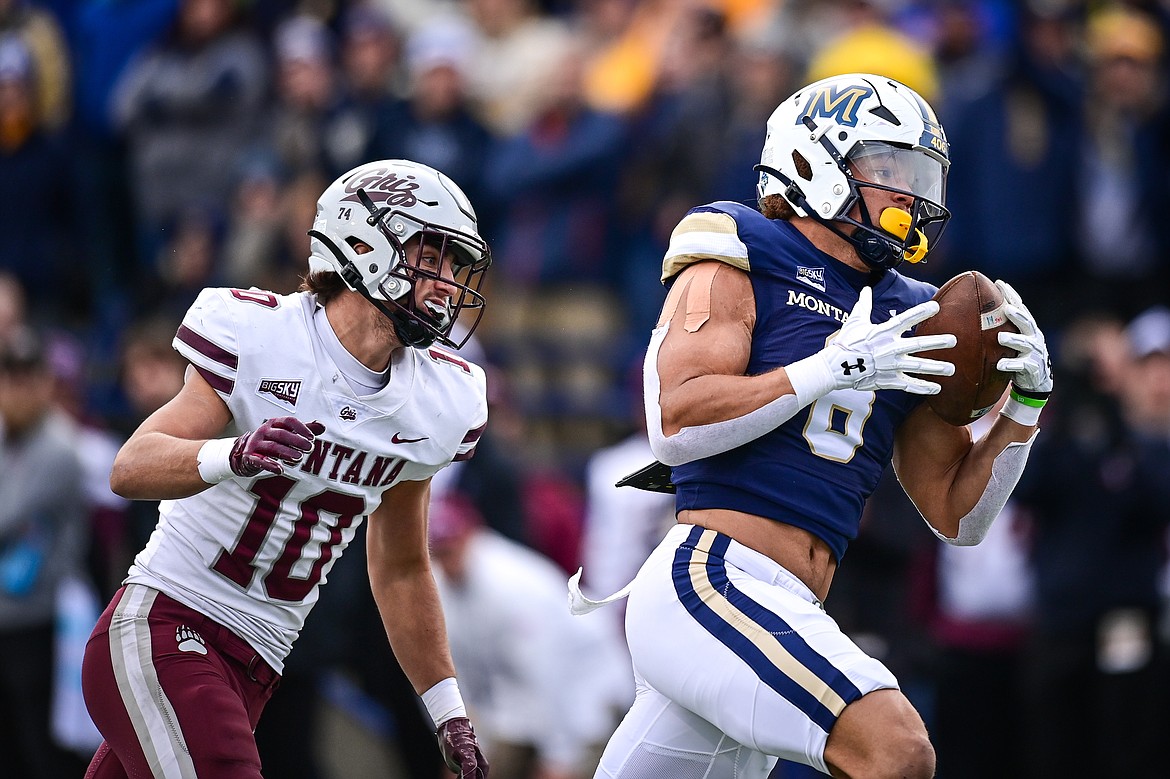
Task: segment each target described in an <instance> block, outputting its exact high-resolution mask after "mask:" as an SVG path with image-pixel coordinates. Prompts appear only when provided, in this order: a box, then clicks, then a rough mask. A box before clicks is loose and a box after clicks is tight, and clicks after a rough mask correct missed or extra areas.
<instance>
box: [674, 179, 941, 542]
mask: <svg viewBox="0 0 1170 779" xmlns="http://www.w3.org/2000/svg"><path fill="white" fill-rule="evenodd" d="M712 259H714V260H719V261H721V262H725V263H728V264H730V265H733V266H735V267H738V268H741V269H742V270H745V271H747V272H748V274H749V276H750V278H751V283H752V290H753V292H754V293H755V298H756V327H755V331H754V332H753V334H752V350H751V357H750V360H749V362H748V367H747V374H748V375H756V374H761V373H766V372H768V371H770V370H773V369H775V368H778V367H781V366H784V365H789V364H791V363H794V362H796V361H797V360H800V359H803V358H805V357H808V356H809V355H811V354H813V353H815V352H818V351H820V350H821V349H822V348H824V346H825V343H826V342H827V341H828V339H829V338H830V337H831V336H833V335H834V334H835V333H836V332H837V331H838V330H840V328H841V325H842V323H843V322H844V321H845V318H846V317H848V315H849V312H850V311H851V310H852V309H853V306H854V304H855V303H856V302H857V298H858V294H859V292H860V290H861V289H862V287H863V286H865V285H866V284H870V283H872V284H873V319H874V321H875V322H884V321H886V320H887V319H889V318H890V317H891V316H894V315H895V314H897V313H900V312H902V311H905V310H906V309H908V308H911V307H913V306H915V305H917V304H919V303H922V302H923V301H926V300H929V299H930V298H931V296H933V295H934V293H935V291H936V288H935V287H934V286H933V285H930V284H926V283H924V282H920V281H915V280H913V279H908V278H906V277H905V276H902V275H901V274H899V273H898V272H897V271H893V270H891V271H887V272H885V273H884V274H882V275H881V276H880V277H877V280H876V282H875V281H874V280H873V279H874V277H873V276H871V275H870V274H868V273H864V272H861V271H858V270H855V269H854V268H851V267H849V266H847V265H845V264H844V263H842V262H840V261H838V260H836V259H834V258H833V257H831V256H830V255H828V254H825V253H824V252H822V251H820V250H819V249H817V248H815V247H814V246H813V245H812V243H810V242H809V240H808V239H807V238H805V237H804V236H803V235H802V234H801V233H800V232H799V231H798V230H797V229H796V228H795V227H793V226H792V225H791V224H789V223H788V222H786V221H783V220H771V219H768V218H766V217H765V216H763V215H762V214H761V213H760V212H758V211H756V210H755V209H752V208H749V207H747V206H744V205H741V204H739V203H731V202H719V203H713V204H710V205H706V206H700V207H699V208H695V209H692V210H691V211H690V212H689V213H688V214H687V215H686V216H685V217H684V218H683V219H682V221H681V222H680V223H679V225H678V227H676V228H675V231H674V234H673V235H672V236H671V245H670V248H669V249H668V251H667V255H666V259H665V260H664V262H663V276H664V280H667V282H668V283H670V282H669V280H670V279H673V278H676V277H677V273H678V272H679V271H680V270H682V269H683V268H684V267H686V266H687V265H689V264H692V263H694V262H699V261H702V260H712ZM921 400H922V398H921V397H920V396H917V395H912V394H910V393H906V392H901V391H898V390H879V391H877V392H874V391H864V392H863V391H860V390H854V389H845V390H834V391H832V392H829V393H828V394H826V395H825V396H823V397H821V398H820V399H818V400H817V401H815V402H814V403H812V404H811V405H809V406H807V407H805V408H803V409H801V410H800V411H799V412H797V413H796V415H795V416H793V417H792V419H790V420H788V421H787V422H785V423H784V424H782V425H780V426H779V427H778V428H776V429H775V430H773V431H772V432H770V433H768V434H766V435H763V436H761V437H759V438H757V439H755V440H754V441H750V442H749V443H747V444H744V445H743V446H740V447H738V448H736V449H733V450H731V451H728V452H725V453H723V454H720V455H716V456H714V457H708V458H704V459H701V460H696V461H694V462H690V463H686V464H684V465H680V466H676V467H675V468H673V471H672V473H673V481H674V484H675V485H676V487H677V490H678V492H677V499H676V500H677V509H678V510H679V511H682V510H684V509H710V508H726V509H734V510H737V511H744V512H747V513H750V514H757V515H759V516H764V517H769V518H772V519H776V520H779V521H781V522H786V523H788V524H790V525H795V526H796V527H800V528H804V529H805V530H808V531H809V532H811V533H813V534H814V535H816V536H817V537H819V538H821V539H823V540H824V541H825V542H826V543H827V544H828V545H829V547H830V548H831V549H832V551H833V554H834V555H835V556H836V557H837V559H838V560H839V559H840V558H841V556H842V555H843V554H844V553H845V547H846V546H847V544H848V542H849V541H850V540H851V539H853V538H854V537H856V535H857V529H858V524H859V522H860V519H861V511H862V508H863V507H864V505H865V501H866V499H867V498H868V497H869V495H870V494H871V493H872V492H873V490H874V488H875V487H876V486H877V483H878V479H879V478H880V477H881V474H882V470H883V469H884V468H885V466H886V464H887V463H888V462H889V461H890V457H891V455H892V453H893V447H894V432H895V431H896V430H897V428H898V426H899V424H901V422H902V420H903V419H905V418H906V416H907V415H908V414H909V413H910V412H911V411H913V410H914V408H915V407H916V406H917V405H918V403H920V402H921Z"/></svg>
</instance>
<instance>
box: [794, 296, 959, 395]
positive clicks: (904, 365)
mask: <svg viewBox="0 0 1170 779" xmlns="http://www.w3.org/2000/svg"><path fill="white" fill-rule="evenodd" d="M872 310H873V289H872V288H870V287H865V288H864V289H862V290H861V295H860V296H859V297H858V298H857V304H856V305H854V306H853V310H852V311H850V312H849V318H848V319H847V320H845V326H844V327H842V328H841V331H840V332H839V333H837V336H836V338H834V339H833V340H832V341H830V342H829V344H828V345H827V346H826V347H825V348H824V349H822V350H821V351H820V352H818V353H817V355H816V356H817V357H819V358H820V359H821V360H822V361H823V362H824V365H825V367H827V368H828V370H829V372H830V373H831V374H832V376H833V382H834V384H835V386H836V388H837V389H850V388H852V389H859V390H879V389H893V390H902V391H903V392H910V393H912V394H915V395H937V394H938V391H939V389H940V387H939V385H938V384H937V383H935V382H933V381H926V380H925V379H919V378H916V377H913V376H909V375H907V374H908V373H925V374H928V375H934V376H950V375H952V374H954V372H955V366H954V364H953V363H949V362H945V361H943V360H926V359H922V358H920V357H913V356H911V355H912V354H913V353H914V352H924V351H929V350H931V349H949V348H951V347H952V346H954V345H955V336H953V335H949V334H946V333H940V334H938V335H926V336H916V337H913V338H903V337H902V333H904V332H906V331H907V330H909V329H910V328H912V327H914V326H915V325H917V324H918V323H919V322H922V321H923V320H925V319H929V318H930V317H932V316H934V315H935V314H936V313H938V303H936V302H935V301H933V300H928V301H926V302H925V303H919V304H918V305H917V306H914V307H913V308H908V309H906V310H905V311H903V312H902V313H901V314H898V315H897V316H894V317H890V319H888V320H887V321H885V322H883V323H881V324H880V325H875V324H874V323H873V322H872V321H871V320H870V314H871V312H872Z"/></svg>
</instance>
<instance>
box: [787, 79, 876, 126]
mask: <svg viewBox="0 0 1170 779" xmlns="http://www.w3.org/2000/svg"><path fill="white" fill-rule="evenodd" d="M872 94H873V87H870V86H869V85H868V84H850V85H848V86H843V87H839V86H837V85H836V84H827V85H825V86H823V87H821V88H820V89H818V90H817V91H816V92H815V93H813V96H812V97H811V98H809V101H808V107H807V108H805V109H804V111H803V112H801V114H800V116H798V117H797V118H796V123H797V124H801V123H802V122H804V120H805V118H812V119H815V118H817V117H820V118H823V119H831V120H832V121H834V122H836V123H837V124H840V125H844V126H846V127H856V126H857V111H858V108H859V107H860V106H861V101H862V100H865V98H867V97H869V96H870V95H872Z"/></svg>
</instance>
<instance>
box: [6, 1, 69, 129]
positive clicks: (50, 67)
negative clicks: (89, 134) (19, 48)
mask: <svg viewBox="0 0 1170 779" xmlns="http://www.w3.org/2000/svg"><path fill="white" fill-rule="evenodd" d="M0 34H13V35H15V36H16V37H17V38H19V39H20V41H21V42H22V43H23V44H24V45H25V46H26V47H28V50H29V53H30V56H31V59H32V63H33V64H32V73H33V85H32V94H33V109H34V112H35V113H36V115H37V116H38V117H40V121H41V122H42V123H43V124H44V126H45V127H46V128H48V129H49V130H62V129H64V128H65V124H66V122H67V121H68V119H69V114H70V110H71V108H72V102H73V84H72V80H73V79H72V70H73V57H72V56H71V54H70V51H69V49H68V48H67V46H66V41H65V36H64V34H63V32H62V30H61V25H60V24H59V23H58V21H57V19H56V17H55V16H54V15H53V14H52V12H50V11H49V10H48V9H47V8H45V7H44V4H43V3H39V2H34V0H0Z"/></svg>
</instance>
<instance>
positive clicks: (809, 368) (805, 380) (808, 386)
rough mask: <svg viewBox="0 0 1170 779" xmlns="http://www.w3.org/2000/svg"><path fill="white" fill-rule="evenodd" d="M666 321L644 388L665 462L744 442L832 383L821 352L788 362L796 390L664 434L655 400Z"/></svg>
mask: <svg viewBox="0 0 1170 779" xmlns="http://www.w3.org/2000/svg"><path fill="white" fill-rule="evenodd" d="M668 326H669V325H664V326H662V327H660V328H658V329H657V330H655V331H654V335H653V336H652V337H651V338H650V346H649V348H648V350H647V352H646V363H645V365H644V366H643V381H644V384H645V388H646V432H647V433H648V434H649V437H650V450H651V451H652V452H653V453H654V456H655V457H656V458H658V460H659V461H661V462H662V463H664V464H666V465H682V464H683V463H689V462H691V461H693V460H700V459H702V458H704V457H712V456H714V455H717V454H722V453H723V452H727V451H730V450H732V449H734V448H736V447H737V446H743V445H744V444H746V443H747V442H748V441H754V440H755V439H757V438H759V437H760V436H762V435H764V434H765V433H769V432H771V431H772V430H775V429H776V428H777V427H778V426H780V425H782V424H784V423H785V422H787V421H788V420H789V419H791V418H792V416H793V415H794V414H795V413H796V412H797V411H799V410H800V409H802V408H804V407H805V406H807V405H808V404H809V403H812V402H813V401H814V400H816V399H817V398H819V397H821V396H822V395H824V394H825V393H827V392H829V391H830V390H832V389H833V388H834V387H835V386H836V385H835V383H834V380H833V376H832V374H831V373H830V372H829V370H828V368H827V367H825V362H824V360H823V359H822V358H821V357H820V355H819V354H814V355H812V356H811V357H806V358H804V359H803V360H799V361H797V362H794V363H792V365H789V366H786V368H785V370H786V372H787V373H788V380H789V382H791V384H792V387H793V389H794V390H795V394H794V395H781V396H780V397H778V398H776V399H775V400H773V401H771V402H769V403H766V404H765V405H763V406H761V407H760V408H757V409H756V410H755V411H750V412H748V413H747V414H744V415H743V416H741V417H736V418H735V419H727V420H724V421H722V422H712V423H711V424H709V425H695V426H694V427H684V428H683V429H681V430H679V431H678V432H677V433H675V434H674V435H671V436H666V435H663V434H662V409H661V407H660V406H659V403H658V395H659V393H660V392H661V382H660V381H659V378H658V349H659V347H660V346H661V345H662V340H663V339H664V338H665V337H666V329H667V327H668Z"/></svg>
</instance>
